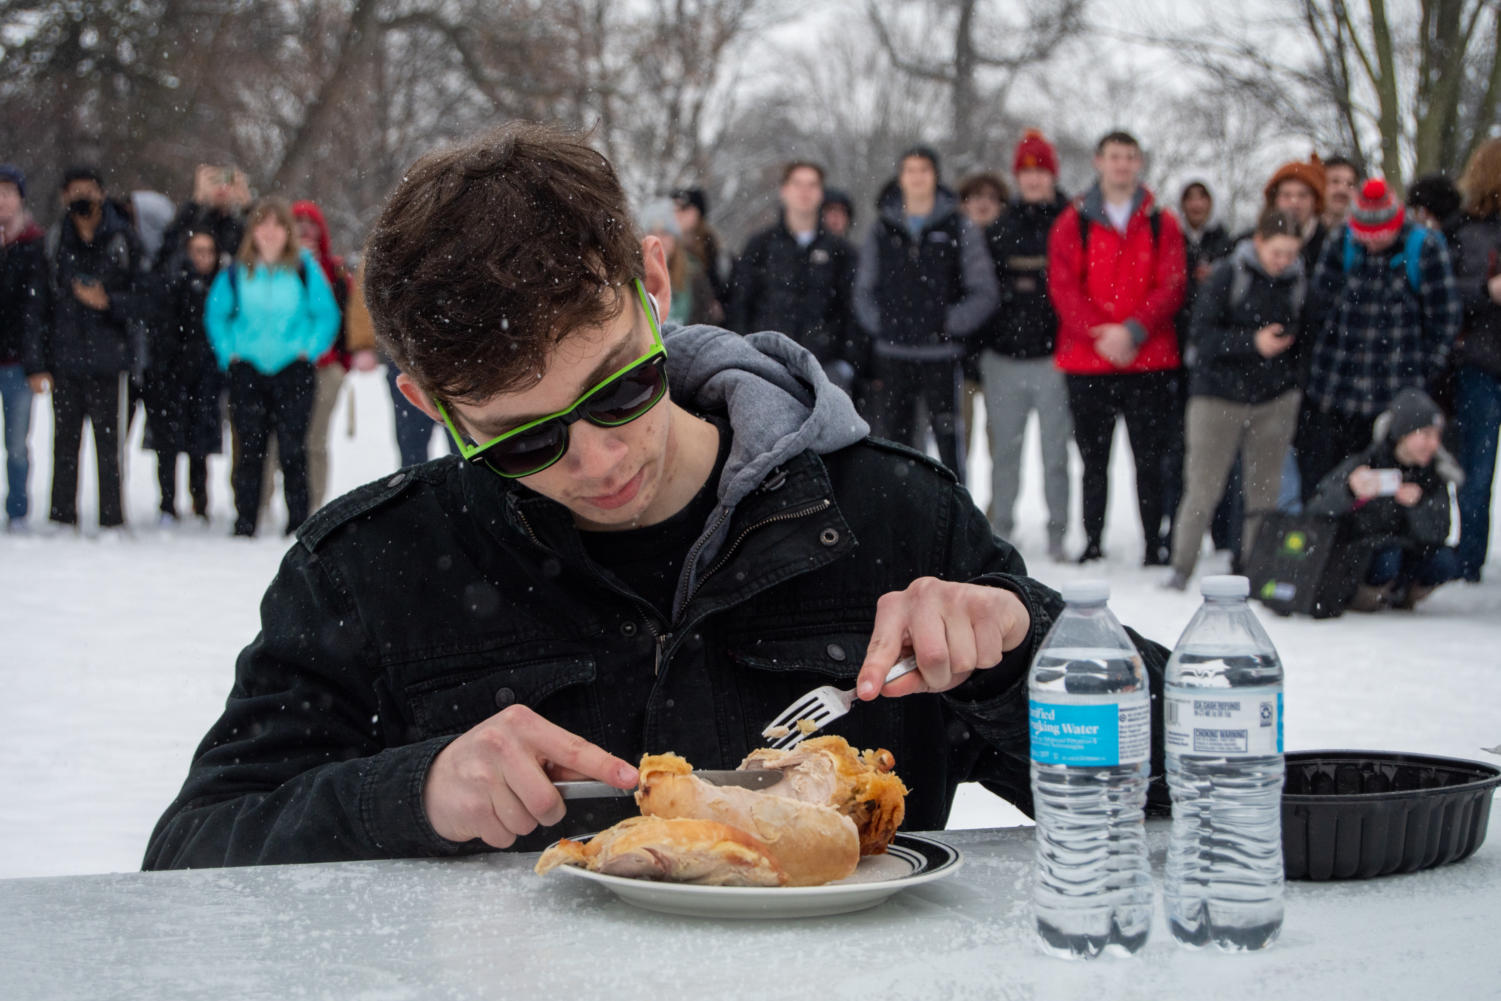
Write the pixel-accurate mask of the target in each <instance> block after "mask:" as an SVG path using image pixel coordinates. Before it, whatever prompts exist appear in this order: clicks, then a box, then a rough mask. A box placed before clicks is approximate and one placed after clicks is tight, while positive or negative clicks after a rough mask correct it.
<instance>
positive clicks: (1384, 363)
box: [1304, 222, 1463, 417]
mask: <svg viewBox="0 0 1501 1001" xmlns="http://www.w3.org/2000/svg"><path fill="white" fill-rule="evenodd" d="M1412 225H1413V224H1412V223H1410V222H1409V223H1404V224H1403V226H1402V229H1401V231H1400V232H1399V233H1398V234H1397V239H1396V241H1395V242H1393V243H1392V245H1391V246H1390V247H1389V248H1388V249H1386V250H1384V251H1382V252H1380V253H1370V252H1368V251H1364V250H1361V251H1359V252H1357V253H1356V255H1355V261H1354V264H1353V265H1352V267H1351V269H1350V272H1349V274H1346V273H1345V241H1346V240H1347V239H1350V237H1349V235H1348V228H1345V229H1342V230H1339V231H1337V232H1335V233H1334V234H1333V235H1332V236H1331V237H1330V238H1329V239H1328V240H1326V241H1325V242H1324V249H1323V252H1322V253H1321V254H1320V255H1319V266H1318V270H1317V271H1315V272H1314V275H1313V281H1312V284H1311V285H1310V286H1309V290H1308V313H1307V315H1306V316H1305V317H1304V324H1305V327H1306V329H1307V330H1308V331H1309V334H1310V336H1311V337H1312V345H1311V349H1312V353H1313V358H1312V366H1311V369H1310V372H1309V376H1308V390H1307V394H1306V398H1307V400H1308V402H1309V405H1311V406H1314V407H1316V408H1318V409H1319V410H1323V411H1336V412H1338V413H1342V414H1348V415H1352V416H1368V417H1374V416H1375V415H1376V414H1379V413H1381V412H1382V411H1383V410H1385V409H1386V407H1387V404H1389V403H1390V402H1391V400H1392V397H1394V396H1396V395H1397V392H1398V390H1401V389H1403V388H1405V387H1407V386H1415V387H1417V388H1418V389H1422V390H1427V389H1428V388H1429V385H1430V383H1431V382H1432V381H1433V380H1434V379H1435V378H1436V377H1437V376H1438V375H1439V374H1440V373H1442V372H1443V371H1444V367H1445V365H1446V364H1447V363H1448V357H1449V349H1450V347H1451V346H1452V345H1453V343H1454V338H1455V336H1456V335H1457V334H1458V333H1459V324H1460V319H1461V317H1462V315H1463V304H1462V303H1461V301H1460V297H1459V292H1458V289H1457V288H1456V286H1455V284H1454V271H1453V267H1452V266H1451V264H1450V259H1449V250H1448V247H1447V246H1446V245H1445V242H1444V239H1443V237H1442V236H1440V235H1439V234H1437V233H1434V234H1432V235H1430V236H1429V237H1428V238H1427V239H1425V240H1424V241H1423V244H1422V249H1421V254H1420V257H1419V282H1418V287H1417V289H1416V290H1414V288H1413V285H1412V280H1411V278H1410V277H1409V275H1408V271H1407V267H1406V264H1405V261H1406V247H1407V240H1408V234H1409V233H1410V232H1411V231H1412Z"/></svg>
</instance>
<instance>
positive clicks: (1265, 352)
mask: <svg viewBox="0 0 1501 1001" xmlns="http://www.w3.org/2000/svg"><path fill="white" fill-rule="evenodd" d="M1283 329H1284V328H1283V326H1282V324H1280V323H1268V324H1267V325H1266V326H1264V327H1262V328H1261V329H1260V330H1258V331H1256V353H1257V354H1259V355H1261V357H1263V358H1275V357H1277V356H1278V355H1280V354H1281V353H1282V352H1284V351H1286V350H1287V349H1288V348H1290V347H1292V346H1293V339H1292V338H1291V337H1286V336H1284V335H1283V333H1282V331H1283Z"/></svg>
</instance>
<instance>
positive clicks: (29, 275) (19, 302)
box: [0, 222, 50, 375]
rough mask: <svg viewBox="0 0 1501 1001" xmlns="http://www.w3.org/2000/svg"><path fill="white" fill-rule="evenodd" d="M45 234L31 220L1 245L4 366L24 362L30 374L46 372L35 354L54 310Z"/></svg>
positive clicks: (0, 357)
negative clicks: (45, 255)
mask: <svg viewBox="0 0 1501 1001" xmlns="http://www.w3.org/2000/svg"><path fill="white" fill-rule="evenodd" d="M43 237H44V234H43V232H42V230H41V228H40V227H39V226H37V224H36V223H34V222H31V223H27V224H26V226H25V228H23V229H22V230H21V232H20V233H19V234H17V236H16V238H15V239H14V240H12V241H11V242H9V243H7V244H5V245H4V246H3V247H0V365H24V366H25V369H26V374H27V375H33V374H35V373H37V372H42V371H46V367H45V366H44V365H43V364H42V362H41V360H40V359H39V358H35V357H33V356H32V355H33V353H34V352H37V351H40V350H41V344H42V337H43V334H42V325H43V324H44V323H46V322H47V313H48V310H49V309H50V303H49V299H48V294H47V292H48V287H47V266H46V261H45V260H43V256H42V255H43V247H44V246H45V242H44V240H43Z"/></svg>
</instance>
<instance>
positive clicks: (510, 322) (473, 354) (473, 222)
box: [365, 122, 645, 402]
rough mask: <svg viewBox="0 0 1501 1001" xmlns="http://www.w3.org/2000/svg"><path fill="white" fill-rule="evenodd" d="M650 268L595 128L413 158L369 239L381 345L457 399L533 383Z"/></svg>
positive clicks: (612, 311) (437, 391)
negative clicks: (559, 347) (592, 134)
mask: <svg viewBox="0 0 1501 1001" xmlns="http://www.w3.org/2000/svg"><path fill="white" fill-rule="evenodd" d="M644 273H645V268H644V265H643V262H642V257H641V241H640V237H639V235H638V234H637V233H636V230H635V226H634V224H633V223H632V221H631V213H630V209H629V207H628V206H627V204H626V197H625V193H624V192H623V191H622V190H621V188H620V181H619V179H618V178H617V177H616V175H615V169H614V168H613V167H611V166H610V162H609V161H608V160H606V159H605V158H604V157H603V156H602V155H600V153H599V152H598V151H596V150H595V149H594V148H593V147H592V146H590V145H589V142H588V139H587V137H586V136H584V135H582V134H580V133H577V132H570V131H567V130H564V129H561V128H558V127H555V126H550V125H539V124H535V123H532V122H510V123H508V124H506V125H503V126H501V127H500V128H498V129H495V130H494V131H492V132H487V133H485V134H484V135H481V136H477V137H475V138H474V139H471V140H469V141H468V142H464V143H461V144H459V145H457V146H452V147H449V148H446V149H441V150H438V151H435V152H433V153H429V154H428V155H427V156H424V157H423V158H422V159H420V160H418V161H417V162H416V163H415V164H413V165H412V167H411V168H410V169H409V170H408V171H407V172H406V175H405V176H404V177H403V178H402V180H401V183H400V184H398V185H397V186H396V190H395V191H393V192H392V193H391V197H390V198H389V199H388V200H387V202H386V206H385V208H384V209H383V210H382V211H381V214H380V218H379V219H378V220H377V221H376V224H375V228H374V230H373V231H372V232H371V234H370V239H369V240H368V241H367V242H366V245H365V294H366V300H367V302H368V304H369V307H370V317H371V320H372V321H373V323H374V326H375V334H376V337H377V338H378V339H379V341H380V344H381V347H382V348H383V349H384V350H385V351H386V353H387V354H388V355H389V356H390V357H391V360H392V361H394V362H395V363H396V365H397V366H398V367H399V368H401V370H402V371H404V372H406V373H407V374H408V375H409V376H411V377H412V379H414V380H415V381H416V382H417V384H418V385H419V386H421V387H422V388H423V389H424V390H426V391H427V392H429V393H432V394H434V395H436V396H438V397H440V398H442V399H445V400H450V401H453V400H458V401H463V402H480V401H483V400H487V399H489V398H490V397H492V396H494V395H495V394H497V393H503V392H507V391H509V390H514V389H516V388H517V387H518V386H520V385H522V384H523V383H525V382H526V381H528V380H529V379H533V380H534V379H535V378H537V376H538V375H540V374H541V373H542V372H543V371H544V369H545V367H546V362H547V359H548V356H549V354H550V353H551V351H552V348H553V347H554V345H556V344H557V343H558V342H559V341H561V340H563V339H564V338H565V337H567V336H568V335H569V334H570V333H572V332H573V331H575V330H578V329H580V328H582V327H591V326H599V325H601V324H603V323H606V322H607V321H609V320H611V319H613V318H614V317H615V316H617V315H619V312H620V310H621V309H622V308H623V306H624V305H625V304H626V303H628V302H630V298H629V288H628V286H629V283H630V282H631V281H632V280H633V279H636V278H640V277H642V276H643V275H644Z"/></svg>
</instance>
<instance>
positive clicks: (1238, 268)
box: [1225, 261, 1308, 318]
mask: <svg viewBox="0 0 1501 1001" xmlns="http://www.w3.org/2000/svg"><path fill="white" fill-rule="evenodd" d="M1230 267H1231V268H1232V269H1233V270H1234V272H1235V273H1234V274H1233V275H1232V276H1231V278H1230V298H1229V299H1228V300H1227V301H1226V303H1225V312H1226V313H1233V312H1235V307H1237V306H1239V305H1240V304H1241V303H1242V302H1244V301H1245V298H1246V293H1247V292H1249V291H1250V290H1251V269H1250V268H1248V267H1246V266H1245V265H1243V264H1242V263H1241V262H1240V261H1231V262H1230ZM1307 297H1308V275H1306V274H1303V275H1299V276H1298V281H1297V283H1296V284H1295V285H1293V289H1292V306H1293V317H1294V318H1297V317H1299V316H1301V315H1302V314H1303V300H1304V299H1306V298H1307Z"/></svg>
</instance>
